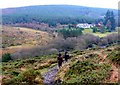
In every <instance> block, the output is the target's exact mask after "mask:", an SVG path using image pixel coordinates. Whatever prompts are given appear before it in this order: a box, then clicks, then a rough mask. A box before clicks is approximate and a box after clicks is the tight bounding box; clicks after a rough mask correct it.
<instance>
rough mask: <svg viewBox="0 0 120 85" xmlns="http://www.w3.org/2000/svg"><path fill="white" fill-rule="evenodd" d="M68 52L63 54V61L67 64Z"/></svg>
mask: <svg viewBox="0 0 120 85" xmlns="http://www.w3.org/2000/svg"><path fill="white" fill-rule="evenodd" d="M67 53H68V52H65V54H64V58H65V61H66V62H67V61H68V59H69V55H68V54H67Z"/></svg>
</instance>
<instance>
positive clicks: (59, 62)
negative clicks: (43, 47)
mask: <svg viewBox="0 0 120 85" xmlns="http://www.w3.org/2000/svg"><path fill="white" fill-rule="evenodd" d="M57 61H58V67H59V68H60V67H61V66H62V62H63V58H62V55H61V53H59V54H58V57H57Z"/></svg>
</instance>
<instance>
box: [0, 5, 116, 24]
mask: <svg viewBox="0 0 120 85" xmlns="http://www.w3.org/2000/svg"><path fill="white" fill-rule="evenodd" d="M107 10H108V9H105V8H92V7H84V6H74V5H40V6H27V7H18V8H7V9H2V12H3V23H10V22H12V23H16V22H18V23H19V22H22V21H24V22H27V21H29V22H32V21H37V22H49V20H50V19H53V20H58V19H59V18H60V20H59V22H61V20H63V19H62V18H65V17H67V18H72V19H75V18H78V21H79V19H84V18H86V19H88V18H90V19H97V18H103V16H104V15H105V13H106V11H107ZM110 10H113V12H114V13H115V15H117V10H115V9H110ZM8 20H9V21H8Z"/></svg>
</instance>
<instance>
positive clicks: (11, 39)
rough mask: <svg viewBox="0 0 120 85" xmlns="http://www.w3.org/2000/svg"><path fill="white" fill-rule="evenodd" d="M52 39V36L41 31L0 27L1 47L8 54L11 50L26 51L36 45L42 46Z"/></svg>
mask: <svg viewBox="0 0 120 85" xmlns="http://www.w3.org/2000/svg"><path fill="white" fill-rule="evenodd" d="M52 39H53V36H52V34H49V33H47V32H43V31H38V30H33V29H29V28H23V27H10V26H3V27H2V44H3V46H2V47H3V48H5V50H8V52H9V51H10V53H11V52H12V49H15V50H16V49H28V48H31V47H34V46H38V45H40V46H43V45H46V44H48V43H49V41H51V40H52ZM9 49H11V50H9ZM4 52H5V51H4V49H3V53H4ZM6 52H7V51H6Z"/></svg>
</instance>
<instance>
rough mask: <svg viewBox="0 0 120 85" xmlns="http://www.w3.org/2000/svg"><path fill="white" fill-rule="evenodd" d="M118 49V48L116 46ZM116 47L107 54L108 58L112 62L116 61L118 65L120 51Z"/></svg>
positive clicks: (119, 62) (119, 63)
mask: <svg viewBox="0 0 120 85" xmlns="http://www.w3.org/2000/svg"><path fill="white" fill-rule="evenodd" d="M118 49H119V48H118ZM118 49H115V50H114V51H112V52H111V53H110V54H109V55H108V58H109V59H110V60H111V61H113V62H114V63H117V64H118V65H120V52H119V50H118Z"/></svg>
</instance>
